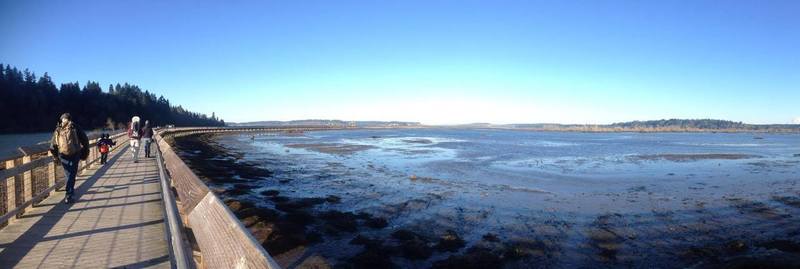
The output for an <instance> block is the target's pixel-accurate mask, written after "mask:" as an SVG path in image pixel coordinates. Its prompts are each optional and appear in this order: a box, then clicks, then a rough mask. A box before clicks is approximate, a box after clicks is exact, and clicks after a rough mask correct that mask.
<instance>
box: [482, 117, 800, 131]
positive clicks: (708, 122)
mask: <svg viewBox="0 0 800 269" xmlns="http://www.w3.org/2000/svg"><path fill="white" fill-rule="evenodd" d="M494 127H499V128H512V129H525V130H541V131H580V132H800V124H746V123H742V122H734V121H727V120H713V119H669V120H649V121H630V122H619V123H613V124H600V125H598V124H554V123H540V124H506V125H499V126H494Z"/></svg>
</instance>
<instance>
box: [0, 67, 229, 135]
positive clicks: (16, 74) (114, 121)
mask: <svg viewBox="0 0 800 269" xmlns="http://www.w3.org/2000/svg"><path fill="white" fill-rule="evenodd" d="M64 112H69V113H70V114H72V117H73V120H75V122H77V123H78V125H80V126H82V127H83V128H84V129H95V128H103V127H105V128H124V127H125V125H126V124H127V122H128V121H130V119H131V117H132V116H134V115H138V116H140V117H141V118H142V120H149V121H150V122H151V123H152V124H153V125H154V126H158V125H167V124H174V125H176V126H224V125H225V122H224V121H222V120H221V119H218V118H217V117H216V116H215V115H214V114H213V113H212V114H211V116H210V117H209V116H206V115H205V114H200V113H195V112H191V111H188V110H186V109H184V108H183V107H181V106H174V105H172V104H171V103H170V102H169V100H167V99H166V98H164V96H159V97H156V95H155V94H153V93H151V92H148V91H145V90H142V89H140V88H139V87H138V86H136V85H131V84H128V83H125V84H122V85H120V84H119V83H117V84H116V85H108V91H103V89H102V88H101V86H100V84H99V83H97V82H93V81H89V82H87V83H86V84H84V85H83V87H81V86H80V85H79V84H78V82H71V83H62V84H61V86H60V87H56V85H55V83H53V80H52V79H51V78H50V76H49V75H48V74H47V73H44V75H42V76H41V77H38V78H37V77H36V75H35V74H34V73H33V72H31V71H28V70H27V69H25V70H24V71H20V70H18V69H17V68H16V67H11V66H9V65H3V64H0V121H2V123H3V124H0V133H26V132H48V131H52V130H53V128H55V126H56V122H57V121H58V117H59V116H60V115H61V114H62V113H64Z"/></svg>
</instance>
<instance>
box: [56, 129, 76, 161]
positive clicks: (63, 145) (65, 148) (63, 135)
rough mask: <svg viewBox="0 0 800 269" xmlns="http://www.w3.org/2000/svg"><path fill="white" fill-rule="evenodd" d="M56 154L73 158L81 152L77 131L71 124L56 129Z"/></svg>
mask: <svg viewBox="0 0 800 269" xmlns="http://www.w3.org/2000/svg"><path fill="white" fill-rule="evenodd" d="M57 133H58V140H57V142H58V153H59V154H61V155H65V156H73V155H75V154H76V153H79V152H80V151H81V142H80V140H78V130H77V129H75V126H74V125H72V123H68V124H67V126H63V127H60V128H58V131H57Z"/></svg>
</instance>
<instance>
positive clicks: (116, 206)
mask: <svg viewBox="0 0 800 269" xmlns="http://www.w3.org/2000/svg"><path fill="white" fill-rule="evenodd" d="M157 169H158V168H157V166H156V162H155V159H141V160H140V161H139V163H133V161H132V160H131V156H130V154H129V152H128V151H127V147H123V148H121V150H116V151H115V152H114V153H112V156H109V163H107V164H106V165H105V166H103V167H97V166H95V167H93V168H89V169H87V170H85V171H84V173H83V174H82V175H81V176H80V177H79V178H78V183H77V184H76V186H75V188H76V195H77V201H75V203H73V204H69V205H65V204H63V203H60V201H61V200H62V199H63V197H64V192H63V191H59V192H56V194H55V195H51V197H49V198H47V199H46V200H44V201H42V202H41V203H40V204H39V205H38V206H36V207H34V208H33V209H32V210H29V211H28V212H26V213H25V215H24V216H23V217H22V218H20V219H18V220H16V221H14V222H12V223H11V224H10V225H9V226H8V227H5V228H3V229H2V230H0V267H2V268H11V267H18V268H71V267H76V268H106V267H124V268H142V267H148V268H150V267H153V268H168V267H169V266H170V264H169V255H168V245H167V241H166V238H165V231H164V229H165V227H164V220H163V213H162V210H163V209H162V202H161V195H160V191H161V188H160V185H159V177H158V170H157Z"/></svg>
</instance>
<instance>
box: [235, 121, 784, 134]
mask: <svg viewBox="0 0 800 269" xmlns="http://www.w3.org/2000/svg"><path fill="white" fill-rule="evenodd" d="M228 125H229V126H291V125H311V126H330V127H342V128H375V127H383V128H387V127H439V128H442V127H453V128H498V129H518V130H529V131H564V132H768V133H797V132H800V124H747V123H742V122H735V121H727V120H713V119H669V120H649V121H629V122H619V123H612V124H558V123H516V124H492V123H471V124H459V125H424V124H422V123H419V122H402V121H343V120H293V121H256V122H243V123H229V124H228Z"/></svg>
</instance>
